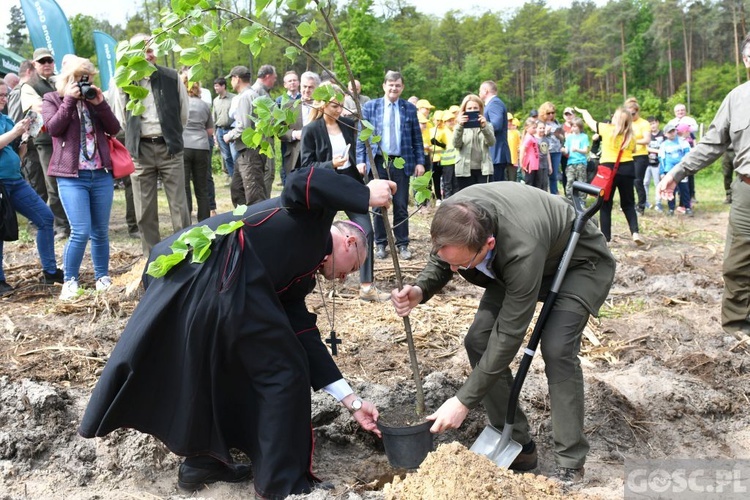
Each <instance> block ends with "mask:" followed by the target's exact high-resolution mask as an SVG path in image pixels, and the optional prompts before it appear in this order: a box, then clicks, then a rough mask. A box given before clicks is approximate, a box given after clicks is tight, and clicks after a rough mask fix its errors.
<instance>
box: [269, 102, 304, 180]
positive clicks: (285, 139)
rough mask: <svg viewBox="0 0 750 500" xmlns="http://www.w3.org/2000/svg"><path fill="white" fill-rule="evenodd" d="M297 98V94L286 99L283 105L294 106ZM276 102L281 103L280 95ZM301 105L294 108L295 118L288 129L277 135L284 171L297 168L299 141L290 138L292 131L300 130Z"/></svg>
mask: <svg viewBox="0 0 750 500" xmlns="http://www.w3.org/2000/svg"><path fill="white" fill-rule="evenodd" d="M299 100H300V97H299V94H298V95H297V97H296V98H295V99H293V100H290V101H287V103H286V104H285V106H286V107H292V106H294V103H295V102H297V101H299ZM276 104H278V105H279V106H281V105H282V104H281V97H277V98H276ZM302 106H304V104H302V102H300V103H299V104H298V105H297V108H296V109H295V113H296V114H297V119H296V120H295V121H294V123H293V124H291V125H289V130H287V131H286V133H285V134H284V135H282V136H279V140H280V141H281V150H282V152H283V157H284V170H285V171H286V172H291V171H292V170H294V169H295V168H299V149H300V141H298V140H296V139H294V138H292V132H294V131H295V130H302Z"/></svg>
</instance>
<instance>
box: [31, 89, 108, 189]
mask: <svg viewBox="0 0 750 500" xmlns="http://www.w3.org/2000/svg"><path fill="white" fill-rule="evenodd" d="M83 102H84V104H85V106H86V107H87V108H88V110H89V114H90V115H91V120H92V121H93V123H94V131H95V132H96V149H97V151H98V152H99V157H100V158H101V161H102V167H104V168H106V169H109V170H111V169H112V160H111V159H110V156H109V145H108V142H107V136H106V135H105V133H106V134H108V135H112V136H114V135H117V132H119V131H120V122H119V121H117V118H116V117H115V115H114V113H113V112H112V110H111V109H110V107H109V104H107V101H102V102H100V103H99V104H97V105H94V104H91V103H90V102H88V101H83ZM77 103H78V100H77V99H74V98H73V97H71V96H65V98H62V97H60V95H59V94H58V93H57V92H48V93H46V94H44V101H43V102H42V116H43V117H44V125H45V126H46V127H47V132H48V133H49V135H51V136H52V158H51V159H50V162H49V168H48V169H47V174H48V175H51V176H53V177H78V158H79V157H80V154H81V117H80V115H79V114H78V106H77Z"/></svg>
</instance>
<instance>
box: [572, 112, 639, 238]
mask: <svg viewBox="0 0 750 500" xmlns="http://www.w3.org/2000/svg"><path fill="white" fill-rule="evenodd" d="M576 111H578V112H579V113H581V116H583V120H584V121H585V122H586V125H588V126H589V127H590V128H591V129H592V130H593V131H594V132H596V133H597V134H599V135H600V136H601V154H600V157H599V164H600V165H604V166H607V167H610V168H614V166H615V163H616V162H617V158H618V156H619V157H620V165H619V167H618V169H617V173H616V175H615V179H614V185H613V187H612V196H610V198H609V200H606V201H605V202H604V204H603V205H602V208H601V211H600V212H599V221H600V228H601V230H602V234H604V237H605V238H606V239H607V241H610V240H611V239H612V199H613V198H614V190H615V188H617V192H618V193H620V209H621V210H622V211H623V213H624V214H625V219H627V221H628V226H629V228H630V233H631V234H632V236H633V241H634V242H635V244H636V245H638V246H641V245H644V244H645V241H643V238H641V235H640V234H639V233H638V214H637V213H636V211H635V186H634V185H633V181H634V180H635V165H634V163H633V152H634V151H635V134H634V132H633V117H632V115H631V114H630V112H629V111H627V110H626V109H625V108H622V107H620V108H617V110H615V112H614V114H613V115H612V123H604V122H597V121H596V120H594V119H593V118H592V117H591V113H589V112H588V111H586V110H585V109H580V108H576ZM621 151H622V152H621Z"/></svg>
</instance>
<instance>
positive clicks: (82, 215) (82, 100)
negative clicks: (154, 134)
mask: <svg viewBox="0 0 750 500" xmlns="http://www.w3.org/2000/svg"><path fill="white" fill-rule="evenodd" d="M96 74H97V70H96V68H95V67H94V65H93V64H92V63H91V61H89V60H88V59H84V58H82V57H75V56H72V57H71V58H70V60H68V61H67V62H66V64H65V65H64V66H63V70H62V73H61V74H60V76H59V78H58V79H57V82H56V86H57V92H49V93H47V94H45V95H44V100H43V103H42V115H43V116H44V123H45V124H46V125H47V130H48V132H49V134H50V135H51V136H52V158H51V159H50V162H49V170H48V174H49V175H50V176H52V177H56V178H57V186H58V189H59V193H60V199H61V200H62V204H63V208H64V209H65V213H66V214H67V216H68V220H69V221H70V228H71V234H70V239H69V240H68V242H67V243H66V245H65V250H64V251H63V271H64V273H65V283H63V289H62V292H61V293H60V299H62V300H69V299H73V298H75V297H77V296H78V273H79V270H80V267H81V261H82V260H83V253H84V251H85V250H86V244H87V243H88V241H89V239H91V259H92V260H93V262H94V279H95V280H96V289H97V290H100V291H101V290H106V289H107V288H109V286H110V285H111V284H112V281H111V280H110V278H109V276H108V274H109V214H110V211H111V209H112V198H113V194H114V188H113V183H112V161H111V159H110V153H109V144H108V141H107V135H110V136H114V135H117V133H118V132H119V131H120V122H119V121H118V120H117V118H116V117H115V115H114V113H113V112H112V110H111V109H110V107H109V104H107V101H105V100H104V96H103V95H102V91H101V90H100V89H99V88H98V87H96V86H95V85H93V84H92V83H91V78H93V76H94V75H96ZM105 134H107V135H105Z"/></svg>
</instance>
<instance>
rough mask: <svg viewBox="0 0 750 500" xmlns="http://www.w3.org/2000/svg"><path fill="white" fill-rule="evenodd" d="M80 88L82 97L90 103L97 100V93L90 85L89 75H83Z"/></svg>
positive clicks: (79, 84) (79, 83)
mask: <svg viewBox="0 0 750 500" xmlns="http://www.w3.org/2000/svg"><path fill="white" fill-rule="evenodd" d="M78 88H79V89H81V95H82V96H83V97H84V98H85V99H86V100H88V101H90V100H92V99H96V96H97V92H96V89H95V88H94V87H92V86H91V84H90V83H89V75H83V76H82V77H81V80H80V81H79V82H78Z"/></svg>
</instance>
